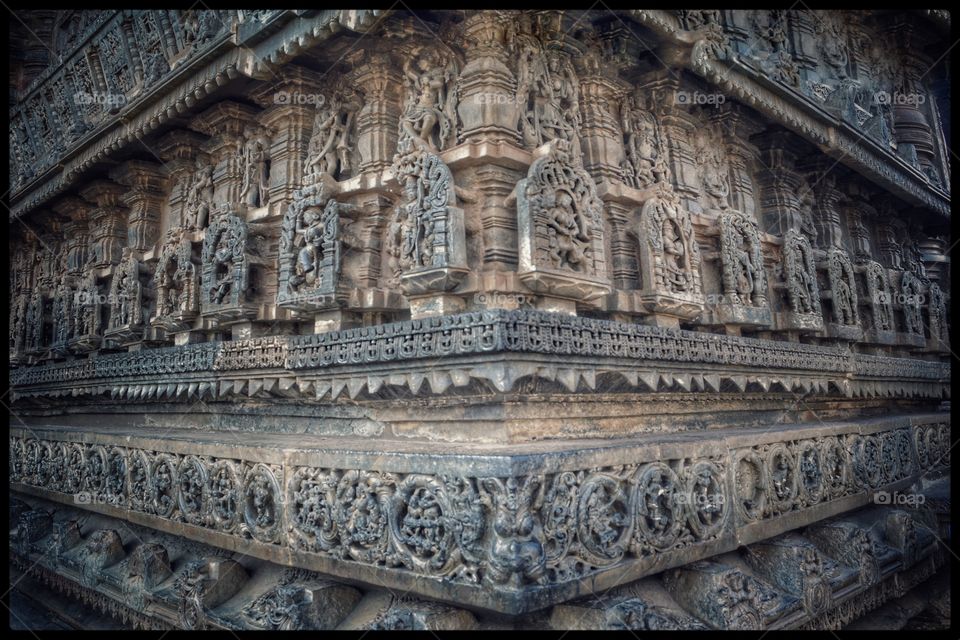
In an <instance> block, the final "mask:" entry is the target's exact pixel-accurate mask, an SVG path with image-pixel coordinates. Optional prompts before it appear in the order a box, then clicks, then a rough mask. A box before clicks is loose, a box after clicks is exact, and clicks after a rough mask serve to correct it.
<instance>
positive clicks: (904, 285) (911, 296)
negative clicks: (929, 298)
mask: <svg viewBox="0 0 960 640" xmlns="http://www.w3.org/2000/svg"><path fill="white" fill-rule="evenodd" d="M900 298H901V300H900V304H901V306H902V308H903V328H904V330H905V331H906V332H907V333H908V334H916V335H918V336H922V335H923V333H924V331H923V311H922V309H923V307H922V304H923V299H924V286H923V283H922V282H921V281H920V279H919V278H917V277H916V276H915V275H914V274H913V272H911V271H904V272H902V273H901V274H900Z"/></svg>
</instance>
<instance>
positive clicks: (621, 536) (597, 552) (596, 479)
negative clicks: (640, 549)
mask: <svg viewBox="0 0 960 640" xmlns="http://www.w3.org/2000/svg"><path fill="white" fill-rule="evenodd" d="M623 485H624V483H623V481H622V480H620V479H619V478H615V477H613V476H609V475H605V474H599V473H598V474H594V475H591V476H589V477H587V479H586V480H584V482H583V484H582V485H581V487H580V501H579V504H578V518H577V519H578V521H579V522H578V527H577V534H578V538H579V540H580V545H581V554H582V555H584V556H585V557H586V558H587V559H589V560H590V561H592V562H593V563H594V564H597V565H605V564H612V563H614V562H616V561H618V560H620V558H622V557H623V554H624V553H626V551H627V546H628V544H629V541H630V534H631V533H632V528H633V527H632V522H631V520H632V519H631V517H630V499H629V497H628V496H627V492H626V491H625V490H624V486H623Z"/></svg>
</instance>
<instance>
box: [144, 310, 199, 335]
mask: <svg viewBox="0 0 960 640" xmlns="http://www.w3.org/2000/svg"><path fill="white" fill-rule="evenodd" d="M196 319H197V314H196V312H194V311H189V312H181V313H175V314H171V315H168V316H159V317H156V318H154V319H153V320H151V321H150V326H152V327H155V328H157V329H163V330H164V331H166V332H167V333H179V332H181V331H189V330H190V329H192V328H193V323H194V320H196Z"/></svg>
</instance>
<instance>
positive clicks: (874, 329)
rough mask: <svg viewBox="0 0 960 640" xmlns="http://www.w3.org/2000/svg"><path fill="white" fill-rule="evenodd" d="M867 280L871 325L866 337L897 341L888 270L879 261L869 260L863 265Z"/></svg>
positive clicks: (883, 340)
mask: <svg viewBox="0 0 960 640" xmlns="http://www.w3.org/2000/svg"><path fill="white" fill-rule="evenodd" d="M862 271H863V275H864V278H865V280H866V285H867V286H866V294H867V300H866V303H867V304H866V306H867V307H868V308H869V309H870V318H871V320H872V322H871V326H870V327H869V328H868V329H866V330H865V331H864V339H865V340H868V341H870V342H874V343H877V344H894V343H895V342H896V325H895V324H894V319H893V297H892V294H891V290H890V278H889V277H888V275H887V270H886V269H885V268H884V266H883V265H881V264H880V263H879V262H876V261H874V260H870V261H867V262H866V263H865V264H864V265H863V267H862Z"/></svg>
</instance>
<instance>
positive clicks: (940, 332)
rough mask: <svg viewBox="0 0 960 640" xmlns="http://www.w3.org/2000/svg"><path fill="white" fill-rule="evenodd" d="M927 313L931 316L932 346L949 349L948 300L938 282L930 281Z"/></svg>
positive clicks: (940, 349)
mask: <svg viewBox="0 0 960 640" xmlns="http://www.w3.org/2000/svg"><path fill="white" fill-rule="evenodd" d="M927 296H928V298H929V300H928V301H927V314H928V315H929V318H930V340H931V341H932V344H931V347H932V348H933V349H934V350H936V351H948V350H949V348H950V346H949V345H950V340H949V335H948V333H949V332H948V331H947V317H948V315H947V302H946V299H945V296H944V294H943V290H942V289H940V285H939V284H937V283H936V282H932V283H930V287H929V289H927Z"/></svg>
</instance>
